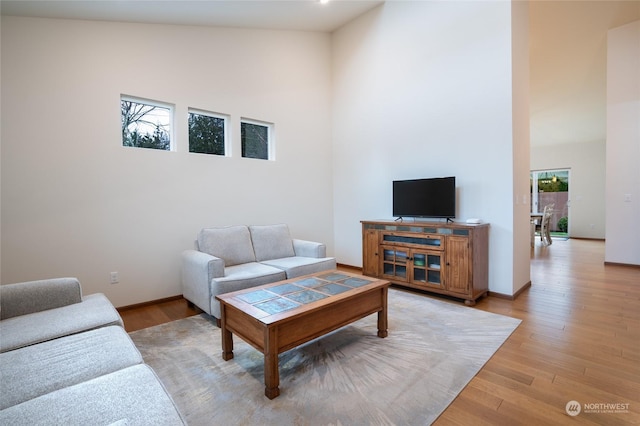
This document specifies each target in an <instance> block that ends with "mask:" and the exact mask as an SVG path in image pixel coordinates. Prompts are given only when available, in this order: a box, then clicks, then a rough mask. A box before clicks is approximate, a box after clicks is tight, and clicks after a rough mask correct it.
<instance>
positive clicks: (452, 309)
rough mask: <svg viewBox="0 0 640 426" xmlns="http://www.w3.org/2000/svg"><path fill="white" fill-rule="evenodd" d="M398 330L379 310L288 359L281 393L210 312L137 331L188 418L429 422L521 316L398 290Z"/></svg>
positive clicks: (258, 357)
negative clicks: (382, 322) (274, 392)
mask: <svg viewBox="0 0 640 426" xmlns="http://www.w3.org/2000/svg"><path fill="white" fill-rule="evenodd" d="M388 305H389V306H388V317H389V335H388V337H386V338H384V339H381V338H379V337H377V335H376V334H377V315H375V314H374V315H370V316H369V317H366V318H364V319H362V320H360V321H357V322H355V323H353V324H351V325H349V326H346V327H343V328H342V329H339V330H336V331H334V332H333V333H331V334H328V335H326V336H324V337H321V338H319V339H316V340H313V341H311V342H309V343H307V344H305V345H303V346H300V347H298V348H295V349H292V350H290V351H288V352H285V353H283V354H281V355H280V361H279V365H280V392H281V393H280V396H279V397H277V398H275V399H273V400H269V399H268V398H267V397H265V396H264V364H263V363H264V358H263V355H262V354H261V353H260V352H258V351H257V350H256V349H254V348H253V347H252V346H250V345H249V344H247V343H245V342H244V341H242V340H241V339H239V338H238V337H236V336H234V351H233V352H234V358H233V359H231V360H229V361H224V360H223V359H222V356H221V351H222V349H221V341H220V339H221V332H220V329H219V328H217V327H216V326H215V323H213V322H212V321H211V317H208V316H207V315H206V314H202V315H200V316H194V317H190V318H186V319H182V320H178V321H173V322H170V323H167V324H163V325H158V326H155V327H151V328H147V329H144V330H139V331H135V332H132V333H130V335H131V338H132V339H133V341H134V342H135V344H136V345H137V346H138V348H139V349H140V352H141V353H142V356H143V358H144V360H145V362H147V363H148V364H149V365H150V366H151V367H152V368H153V369H154V370H155V371H156V373H157V374H158V376H159V377H160V379H161V380H162V382H163V383H164V385H165V386H166V388H167V390H168V391H169V393H170V394H171V396H172V397H173V398H174V400H175V402H176V404H177V405H178V407H179V409H180V411H181V412H182V414H183V415H184V416H185V418H186V420H187V422H188V423H189V424H190V425H192V426H197V425H278V426H282V425H428V424H431V423H432V422H433V421H434V420H435V419H436V418H437V417H438V416H439V415H440V414H441V413H442V412H443V411H444V410H445V409H446V407H447V406H448V405H449V404H450V403H451V402H452V401H453V399H454V398H455V397H456V396H457V395H458V393H460V391H461V390H462V389H463V388H464V387H465V386H466V385H467V383H468V382H469V381H470V380H471V379H472V378H473V376H475V375H476V374H477V372H478V371H479V370H480V369H481V368H482V366H483V365H484V364H485V363H486V362H487V361H488V360H489V358H490V357H491V356H492V355H493V354H494V353H495V351H496V350H497V349H498V348H499V347H500V346H501V345H502V344H503V343H504V341H505V340H506V339H507V338H508V337H509V335H510V334H511V333H512V332H513V331H514V330H515V329H516V328H517V327H518V324H519V323H520V320H518V319H514V318H510V317H506V316H502V315H497V314H492V313H488V312H484V311H480V310H477V309H474V308H471V307H466V306H464V305H463V304H461V303H459V302H448V301H443V300H439V299H433V298H430V297H427V296H425V295H422V294H416V293H411V292H406V291H403V290H399V289H395V288H391V289H390V290H389V302H388Z"/></svg>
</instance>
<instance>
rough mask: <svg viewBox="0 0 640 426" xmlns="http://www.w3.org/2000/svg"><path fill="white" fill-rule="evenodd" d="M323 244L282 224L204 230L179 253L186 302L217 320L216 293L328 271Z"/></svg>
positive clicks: (332, 262)
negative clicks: (301, 237) (193, 247)
mask: <svg viewBox="0 0 640 426" xmlns="http://www.w3.org/2000/svg"><path fill="white" fill-rule="evenodd" d="M326 251H327V249H326V246H325V245H324V244H322V243H317V242H312V241H305V240H299V239H293V238H291V236H290V234H289V227H288V226H287V225H285V224H279V225H261V226H244V225H240V226H228V227H221V228H206V229H202V230H201V231H200V232H199V233H198V238H197V241H196V250H186V251H184V252H183V253H182V292H183V296H184V298H185V299H187V300H188V301H189V302H191V303H193V304H195V305H196V306H198V307H199V308H200V309H202V310H203V311H205V312H206V313H207V314H209V315H212V316H214V317H216V319H217V320H218V325H219V320H220V302H218V301H217V300H216V296H217V295H219V294H224V293H229V292H232V291H237V290H242V289H245V288H250V287H255V286H258V285H262V284H268V283H272V282H276V281H281V280H285V279H289V278H295V277H299V276H301V275H306V274H312V273H315V272H320V271H325V270H332V269H335V268H336V260H335V258H333V257H326Z"/></svg>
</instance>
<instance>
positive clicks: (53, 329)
mask: <svg viewBox="0 0 640 426" xmlns="http://www.w3.org/2000/svg"><path fill="white" fill-rule="evenodd" d="M108 325H119V326H122V325H123V324H122V318H120V314H118V311H116V309H115V308H114V307H113V305H112V304H111V302H109V299H107V298H106V297H105V295H104V294H102V293H95V294H90V295H88V296H85V297H84V298H83V300H82V302H80V303H74V304H71V305H68V306H63V307H61V308H55V309H49V310H46V311H41V312H35V313H32V314H27V315H20V316H17V317H13V318H8V319H5V320H2V321H0V336H2V338H0V352H6V351H10V350H14V349H18V348H21V347H24V346H28V345H33V344H36V343H40V342H46V341H47V340H52V339H57V338H59V337H62V336H69V335H71V334H75V333H80V332H82V331H87V330H93V329H95V328H99V327H105V326H108Z"/></svg>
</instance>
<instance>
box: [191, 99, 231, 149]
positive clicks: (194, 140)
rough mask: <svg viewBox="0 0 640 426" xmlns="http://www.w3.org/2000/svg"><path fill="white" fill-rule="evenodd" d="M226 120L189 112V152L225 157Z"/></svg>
mask: <svg viewBox="0 0 640 426" xmlns="http://www.w3.org/2000/svg"><path fill="white" fill-rule="evenodd" d="M226 129H227V118H225V117H222V116H217V115H215V114H212V113H207V112H203V111H196V110H189V152H197V153H201V154H215V155H226V139H227V137H226Z"/></svg>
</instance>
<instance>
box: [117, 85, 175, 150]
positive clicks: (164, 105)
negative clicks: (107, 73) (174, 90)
mask: <svg viewBox="0 0 640 426" xmlns="http://www.w3.org/2000/svg"><path fill="white" fill-rule="evenodd" d="M123 101H125V102H135V103H137V104H141V105H149V106H153V107H156V108H163V109H167V110H168V111H169V123H168V126H169V130H168V131H167V133H168V135H169V149H159V148H149V147H138V146H127V145H125V144H124V140H121V141H120V144H121V146H122V147H124V148H138V149H152V150H154V151H166V152H172V151H176V138H175V110H176V107H175V105H174V104H171V103H169V102H162V101H157V100H154V99H148V98H142V97H139V96H131V95H125V94H120V128H121V129H122V102H123Z"/></svg>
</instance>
